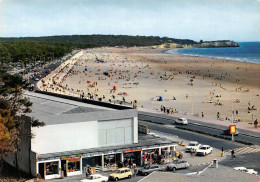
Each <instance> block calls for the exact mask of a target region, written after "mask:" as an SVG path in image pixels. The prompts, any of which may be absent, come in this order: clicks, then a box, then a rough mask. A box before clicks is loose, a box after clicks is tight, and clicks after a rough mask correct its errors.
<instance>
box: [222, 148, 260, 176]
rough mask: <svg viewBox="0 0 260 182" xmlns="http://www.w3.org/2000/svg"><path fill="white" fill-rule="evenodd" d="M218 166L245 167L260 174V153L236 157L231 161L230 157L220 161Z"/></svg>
mask: <svg viewBox="0 0 260 182" xmlns="http://www.w3.org/2000/svg"><path fill="white" fill-rule="evenodd" d="M219 164H221V165H224V166H228V167H232V168H234V167H246V168H249V169H254V170H256V171H258V174H260V152H256V153H247V154H243V155H239V154H238V155H236V158H235V159H232V158H231V156H227V158H226V159H225V160H223V161H221V162H220V163H219Z"/></svg>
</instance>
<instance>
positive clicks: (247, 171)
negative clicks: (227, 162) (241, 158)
mask: <svg viewBox="0 0 260 182" xmlns="http://www.w3.org/2000/svg"><path fill="white" fill-rule="evenodd" d="M234 169H235V170H238V171H243V172H245V173H248V174H254V175H257V173H258V172H257V171H255V170H254V169H247V168H245V167H235V168H234Z"/></svg>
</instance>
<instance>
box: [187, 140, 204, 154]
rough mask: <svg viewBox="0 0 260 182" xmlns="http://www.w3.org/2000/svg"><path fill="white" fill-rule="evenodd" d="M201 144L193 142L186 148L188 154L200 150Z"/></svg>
mask: <svg viewBox="0 0 260 182" xmlns="http://www.w3.org/2000/svg"><path fill="white" fill-rule="evenodd" d="M200 146H201V144H199V143H198V142H197V141H191V142H190V143H189V144H188V146H186V152H191V151H192V150H193V151H194V152H196V151H197V150H198V149H199V148H200Z"/></svg>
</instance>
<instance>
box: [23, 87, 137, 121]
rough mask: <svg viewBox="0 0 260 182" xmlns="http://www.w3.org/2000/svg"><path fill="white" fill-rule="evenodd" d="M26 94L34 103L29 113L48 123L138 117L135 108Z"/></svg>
mask: <svg viewBox="0 0 260 182" xmlns="http://www.w3.org/2000/svg"><path fill="white" fill-rule="evenodd" d="M24 96H25V97H29V98H30V100H31V102H32V103H33V106H32V113H29V114H27V115H28V116H30V117H34V118H35V119H38V120H39V121H41V122H44V123H45V124H46V125H55V124H66V123H79V122H87V121H102V120H103V121H106V120H117V119H126V118H132V117H137V111H136V110H135V109H125V110H117V109H112V108H108V107H102V106H97V105H92V104H87V103H82V102H77V101H73V100H69V99H63V98H59V97H54V96H50V95H44V94H40V93H35V92H25V93H24Z"/></svg>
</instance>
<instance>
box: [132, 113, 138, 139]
mask: <svg viewBox="0 0 260 182" xmlns="http://www.w3.org/2000/svg"><path fill="white" fill-rule="evenodd" d="M133 130H134V143H138V118H137V117H134V127H133Z"/></svg>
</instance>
